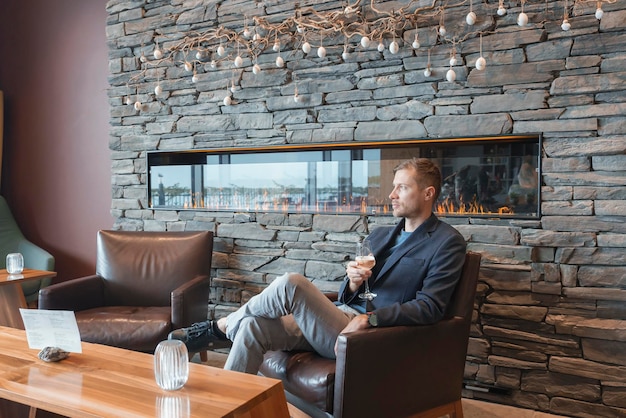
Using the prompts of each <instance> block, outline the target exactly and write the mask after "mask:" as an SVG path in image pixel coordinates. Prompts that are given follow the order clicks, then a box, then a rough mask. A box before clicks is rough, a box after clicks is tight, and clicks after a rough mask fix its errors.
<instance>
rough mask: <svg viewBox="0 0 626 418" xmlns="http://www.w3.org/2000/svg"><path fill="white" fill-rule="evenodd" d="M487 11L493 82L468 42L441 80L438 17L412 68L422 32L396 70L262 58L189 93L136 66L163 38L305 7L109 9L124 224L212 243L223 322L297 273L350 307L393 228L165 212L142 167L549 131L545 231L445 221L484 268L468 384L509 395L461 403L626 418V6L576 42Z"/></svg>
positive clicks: (616, 5) (182, 80)
mask: <svg viewBox="0 0 626 418" xmlns="http://www.w3.org/2000/svg"><path fill="white" fill-rule="evenodd" d="M305 3H306V4H305ZM417 3H420V4H421V3H424V2H417ZM474 3H476V4H474V11H476V13H477V15H478V21H477V23H476V27H477V29H476V30H477V31H478V30H479V31H482V33H483V37H482V55H483V56H484V57H485V58H486V59H487V67H486V69H484V70H483V71H479V70H477V69H476V68H475V61H476V59H477V58H478V57H479V55H480V51H481V45H480V39H479V37H478V36H477V32H473V33H472V32H467V30H465V32H464V33H465V35H464V36H463V38H462V39H461V38H457V39H456V40H457V41H460V42H457V43H456V51H457V58H458V59H459V62H458V64H457V65H456V66H455V67H454V69H455V71H456V81H454V82H449V81H446V78H445V73H446V71H447V70H448V68H449V63H448V62H449V54H450V49H451V43H448V42H443V43H442V42H441V41H440V40H438V38H437V36H436V29H437V25H438V24H439V17H432V18H428V19H425V20H424V21H423V22H422V26H420V27H419V29H418V32H419V37H420V40H421V42H422V47H421V48H420V49H418V50H413V49H411V48H410V47H409V46H410V43H411V40H412V39H413V37H414V33H415V30H413V29H410V28H409V29H408V30H407V32H405V34H404V41H406V42H401V49H400V51H399V52H398V53H397V54H390V53H389V52H388V51H386V52H384V53H380V52H378V51H376V48H375V47H373V48H369V49H367V50H362V49H358V48H357V49H356V50H355V51H352V53H351V55H350V57H349V58H348V59H346V60H345V61H344V60H343V59H342V58H341V48H328V56H327V57H326V58H324V59H319V58H318V57H317V56H315V54H309V55H306V56H305V54H303V53H302V52H299V51H298V52H295V53H293V52H292V53H291V54H286V55H285V56H284V58H285V62H286V67H285V68H277V67H276V66H275V65H274V61H275V59H276V53H274V52H273V51H272V50H271V48H269V50H268V51H267V52H266V53H264V54H262V55H260V56H259V57H258V64H259V65H260V67H261V68H262V71H261V73H260V74H256V75H255V74H253V72H252V70H251V65H252V62H250V61H249V60H246V62H245V64H244V65H243V66H242V67H241V68H237V69H233V67H232V66H227V65H226V64H224V65H223V66H218V67H217V68H215V69H213V68H211V67H210V65H209V64H208V63H205V64H203V65H202V66H201V67H200V70H201V71H199V72H198V74H197V80H196V82H195V83H194V82H192V81H191V80H190V74H189V73H188V72H186V71H185V70H184V69H182V68H181V67H180V65H173V64H171V63H166V62H165V63H163V64H162V65H158V66H155V67H150V68H148V67H147V66H146V64H145V63H142V62H141V59H140V57H141V54H142V52H143V53H144V54H145V56H150V54H152V51H153V50H154V47H155V44H154V42H155V41H154V37H155V34H158V35H159V36H164V35H167V36H169V37H170V38H171V39H173V40H180V39H183V37H184V36H186V35H189V34H191V33H195V32H202V31H204V30H207V29H210V28H215V27H216V26H218V25H226V26H229V27H231V28H233V27H234V28H238V29H239V30H241V29H242V28H243V21H244V18H243V15H244V14H245V15H246V16H248V17H250V16H264V15H267V16H269V18H270V19H271V18H273V19H275V20H280V19H283V18H285V16H289V15H293V11H294V1H290V0H284V1H266V2H256V1H251V0H230V1H208V0H205V1H202V0H169V1H167V0H152V1H148V0H146V1H140V0H111V1H109V2H108V4H107V10H108V12H109V19H108V22H107V36H108V40H109V44H110V64H109V66H110V72H111V76H110V89H109V97H110V103H111V130H110V148H111V149H112V150H113V153H112V178H111V182H112V195H113V196H112V213H113V214H114V216H115V217H116V219H117V222H116V226H117V227H118V228H120V229H126V230H171V231H174V230H197V229H208V230H212V231H214V232H215V234H216V235H215V252H214V256H213V266H214V275H213V287H212V294H211V301H210V303H211V308H212V309H213V311H214V313H215V314H216V315H218V316H219V315H223V314H225V313H227V312H229V311H231V310H233V309H235V308H236V307H237V306H239V305H240V303H242V302H245V301H246V300H247V299H248V298H249V297H250V296H251V295H253V294H255V293H256V292H258V291H260V290H261V289H262V288H263V287H264V286H265V285H266V284H267V283H268V282H270V281H271V280H272V279H273V278H274V277H276V275H278V274H282V273H283V272H285V271H296V272H299V273H303V274H305V275H307V276H308V277H310V278H311V279H312V280H313V281H314V283H316V284H317V285H318V286H319V287H320V288H322V289H336V288H337V286H338V283H339V280H341V278H342V275H343V272H344V267H343V263H344V262H345V261H346V260H347V259H348V258H349V257H351V256H352V255H351V252H352V247H353V243H354V242H355V241H356V240H357V239H358V237H359V236H361V235H364V234H366V233H367V232H368V231H369V230H370V229H371V228H372V227H373V226H375V225H378V224H390V223H393V222H394V219H392V218H388V217H367V218H364V217H360V216H352V215H344V216H341V215H338V216H335V215H315V216H314V215H305V214H270V213H222V212H204V211H191V210H186V211H171V210H158V211H156V210H151V209H150V208H148V207H147V187H146V167H145V165H146V164H145V153H146V151H150V150H175V149H181V150H187V149H194V148H198V149H202V148H215V147H234V146H264V145H270V144H271V145H276V144H288V143H308V142H329V141H363V140H385V139H416V138H428V137H433V138H434V137H454V136H466V135H468V134H469V135H499V134H510V133H536V132H540V133H542V134H543V138H544V149H543V162H542V202H541V210H542V217H541V219H540V220H537V221H533V220H517V221H505V220H497V219H474V218H449V219H447V221H449V222H450V223H452V224H453V225H454V226H455V227H456V228H457V229H458V230H459V231H460V232H461V233H462V234H463V235H464V236H465V237H466V239H467V241H468V247H469V249H470V250H473V251H478V252H480V253H482V255H483V266H482V269H481V280H480V284H479V288H478V297H477V300H476V310H475V320H474V324H473V327H472V336H471V340H470V344H469V351H468V357H467V367H466V378H467V380H468V381H470V382H472V383H473V384H474V385H475V386H485V387H490V388H497V389H498V390H491V391H489V392H483V391H480V390H469V389H468V390H465V392H464V396H467V397H474V398H480V399H486V400H490V401H493V402H498V403H505V404H512V405H518V406H521V407H526V408H533V409H537V410H541V411H549V412H552V413H555V414H562V415H567V416H576V417H618V416H619V417H622V416H626V304H625V301H626V251H625V250H624V249H625V247H626V223H625V222H624V221H625V220H626V187H625V186H626V117H625V116H624V115H625V114H626V83H625V81H626V30H625V29H624V26H625V24H626V3H625V2H624V1H621V0H618V1H616V2H611V3H608V2H605V3H603V4H602V7H603V9H604V12H605V13H604V16H603V17H602V19H601V20H597V19H596V18H595V17H594V14H593V13H594V10H595V7H596V2H595V1H590V2H582V1H578V2H573V1H570V2H569V5H570V7H571V6H572V5H573V4H575V6H574V8H573V9H570V19H569V20H570V22H571V25H572V28H571V30H569V31H562V30H561V27H560V25H561V19H562V17H563V10H564V6H565V3H564V2H560V1H558V2H557V1H552V0H548V1H545V2H544V1H540V2H536V3H533V2H526V3H525V12H526V13H528V16H529V18H530V23H529V25H527V26H525V27H524V28H520V27H519V26H517V25H516V23H515V22H516V16H517V14H518V13H519V12H520V5H519V4H518V3H510V4H509V3H505V5H506V6H507V7H508V8H509V9H508V13H507V15H506V16H503V17H500V16H498V15H497V14H496V13H495V11H496V9H497V2H496V3H494V2H492V1H491V2H482V3H480V4H478V3H479V2H474ZM300 4H301V6H308V5H313V6H314V7H316V8H317V9H318V10H331V9H337V8H339V7H341V5H342V4H343V3H342V2H338V1H323V0H317V1H316V0H310V1H308V2H300ZM377 4H378V6H379V7H384V5H385V4H387V6H388V7H392V8H393V7H396V8H397V7H399V5H403V4H404V5H406V4H408V2H404V1H396V2H393V3H392V2H385V1H383V0H379V1H378V2H377ZM466 13H467V4H465V5H462V6H459V7H457V8H452V9H447V10H446V15H445V22H446V24H447V25H448V26H449V28H448V32H449V33H454V31H455V30H457V31H461V29H462V28H461V26H462V25H464V16H465V14H466ZM456 21H460V22H461V23H460V24H459V25H456V26H457V27H455V24H454V22H456ZM400 41H402V39H400ZM171 42H174V41H171ZM356 42H358V40H354V43H356ZM161 45H162V46H163V45H164V46H165V47H167V45H168V43H167V41H162V44H161ZM170 45H171V43H170ZM428 51H430V58H429V53H428ZM429 60H430V64H431V66H432V75H431V76H429V77H427V76H426V75H425V74H424V68H425V67H426V66H427V64H428V62H429ZM144 70H145V71H144ZM233 80H234V81H235V82H236V85H237V86H238V89H236V90H235V91H234V92H233V93H232V96H233V104H232V105H230V106H226V105H225V104H224V103H223V98H224V97H225V95H226V94H229V93H228V92H227V90H226V88H225V87H226V86H227V85H229V84H230V83H231V82H232V81H233ZM157 83H160V84H161V85H162V87H163V93H161V94H159V95H156V94H155V93H153V92H154V87H155V84H157ZM296 84H297V87H298V92H299V94H300V98H301V100H299V101H298V102H296V101H294V100H293V95H294V92H295V86H296ZM128 98H132V99H131V100H127V99H128ZM135 101H140V102H141V105H140V106H139V110H137V109H135V107H134V106H133V103H134V102H135ZM127 102H128V103H130V104H127Z"/></svg>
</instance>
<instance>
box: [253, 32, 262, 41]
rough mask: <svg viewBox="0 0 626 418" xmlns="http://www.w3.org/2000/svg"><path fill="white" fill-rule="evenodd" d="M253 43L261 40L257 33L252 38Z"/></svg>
mask: <svg viewBox="0 0 626 418" xmlns="http://www.w3.org/2000/svg"><path fill="white" fill-rule="evenodd" d="M252 40H253V41H260V40H261V35H259V34H258V33H255V34H254V36H253V37H252Z"/></svg>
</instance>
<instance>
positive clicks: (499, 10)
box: [497, 6, 506, 16]
mask: <svg viewBox="0 0 626 418" xmlns="http://www.w3.org/2000/svg"><path fill="white" fill-rule="evenodd" d="M497 13H498V16H504V15H505V14H506V9H505V8H504V6H500V7H498V11H497Z"/></svg>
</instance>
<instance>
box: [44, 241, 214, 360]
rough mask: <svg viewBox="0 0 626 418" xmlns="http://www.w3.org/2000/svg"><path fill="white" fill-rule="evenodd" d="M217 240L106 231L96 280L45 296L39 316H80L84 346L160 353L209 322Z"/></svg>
mask: <svg viewBox="0 0 626 418" xmlns="http://www.w3.org/2000/svg"><path fill="white" fill-rule="evenodd" d="M212 252H213V233H212V232H209V231H198V232H137V231H99V232H98V241H97V259H96V274H95V275H92V276H87V277H82V278H79V279H74V280H70V281H66V282H62V283H58V284H54V285H52V286H48V287H46V288H44V289H42V290H41V291H40V292H39V309H63V310H71V311H74V312H75V315H76V322H77V323H78V329H79V331H80V336H81V340H82V341H88V342H93V343H99V344H106V345H111V346H115V347H121V348H126V349H129V350H135V351H143V352H149V353H151V352H153V351H154V349H155V348H156V346H157V344H158V343H159V342H160V341H163V340H166V339H167V335H168V334H169V332H170V331H172V330H174V329H176V328H181V327H187V326H189V325H191V324H192V323H194V322H198V321H205V320H206V319H207V317H208V302H209V282H210V274H211V259H212Z"/></svg>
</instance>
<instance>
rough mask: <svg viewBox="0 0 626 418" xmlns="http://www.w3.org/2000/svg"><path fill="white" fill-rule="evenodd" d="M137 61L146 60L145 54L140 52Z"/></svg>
mask: <svg viewBox="0 0 626 418" xmlns="http://www.w3.org/2000/svg"><path fill="white" fill-rule="evenodd" d="M139 61H141V62H147V61H148V58H146V55H145V54H144V53H143V52H142V53H141V56H140V57H139Z"/></svg>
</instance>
